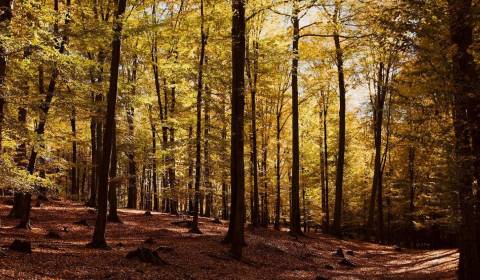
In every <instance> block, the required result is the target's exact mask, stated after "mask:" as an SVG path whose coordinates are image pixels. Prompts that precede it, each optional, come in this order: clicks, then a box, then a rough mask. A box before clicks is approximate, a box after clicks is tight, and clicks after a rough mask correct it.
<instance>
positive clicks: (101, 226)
mask: <svg viewBox="0 0 480 280" xmlns="http://www.w3.org/2000/svg"><path fill="white" fill-rule="evenodd" d="M126 5H127V0H119V1H118V7H117V11H116V14H115V22H114V27H113V32H114V37H113V39H112V61H111V64H110V86H109V90H108V97H107V114H106V116H105V119H106V122H105V135H104V137H103V145H104V146H103V158H102V165H101V169H100V174H99V175H100V182H99V183H100V184H99V185H98V214H97V220H96V222H95V231H94V233H93V238H92V242H91V243H90V244H89V245H90V246H91V247H93V248H105V247H107V241H106V239H105V232H106V223H107V194H108V173H109V170H110V156H111V153H112V144H113V138H112V135H113V133H114V131H113V126H114V125H115V105H116V102H117V86H118V85H117V82H118V66H119V65H120V49H121V40H122V38H121V35H122V21H121V19H122V16H123V14H124V13H125V9H126Z"/></svg>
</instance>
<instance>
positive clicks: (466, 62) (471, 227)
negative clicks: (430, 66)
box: [448, 0, 480, 280]
mask: <svg viewBox="0 0 480 280" xmlns="http://www.w3.org/2000/svg"><path fill="white" fill-rule="evenodd" d="M448 6H449V7H448V8H449V17H450V40H451V44H452V45H453V46H455V48H454V51H453V55H452V64H453V65H452V68H451V71H452V72H451V75H452V82H453V107H454V113H453V123H454V131H455V163H456V170H455V171H456V172H455V179H456V181H455V184H456V187H457V190H458V195H459V200H460V213H461V221H460V228H459V232H458V234H459V251H460V262H459V270H458V278H459V279H460V280H467V279H478V278H479V277H480V266H479V265H478V264H479V263H480V252H479V235H478V232H477V231H478V227H477V225H476V220H475V213H474V211H475V209H474V204H475V201H474V200H475V199H474V194H473V181H474V169H473V168H472V165H473V164H474V162H473V160H472V153H473V151H472V146H471V144H470V143H471V135H474V134H470V133H475V131H473V132H472V131H470V130H471V127H469V121H472V113H473V112H475V110H476V109H478V106H479V105H480V104H478V103H476V102H475V100H472V99H473V98H472V96H476V93H475V92H476V89H477V87H476V84H475V81H476V79H477V75H476V73H475V72H476V71H475V62H474V59H473V56H472V54H471V53H470V52H469V48H470V47H471V45H472V44H473V27H472V26H473V15H474V13H473V7H472V1H471V0H449V1H448ZM475 108H476V109H475ZM472 111H473V112H472Z"/></svg>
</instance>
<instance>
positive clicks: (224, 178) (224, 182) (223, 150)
mask: <svg viewBox="0 0 480 280" xmlns="http://www.w3.org/2000/svg"><path fill="white" fill-rule="evenodd" d="M222 105H223V110H221V119H222V123H223V125H222V133H221V139H222V140H221V141H222V142H221V155H222V158H223V159H226V158H227V156H228V154H227V117H226V114H225V111H226V107H227V106H226V102H225V101H222ZM227 172H228V171H227V170H226V168H222V218H223V219H224V220H227V219H228V218H229V211H228V210H229V208H228V188H227V178H228V174H227Z"/></svg>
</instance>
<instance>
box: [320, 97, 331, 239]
mask: <svg viewBox="0 0 480 280" xmlns="http://www.w3.org/2000/svg"><path fill="white" fill-rule="evenodd" d="M325 94H328V93H323V92H322V104H320V106H321V107H320V110H319V111H320V123H321V126H322V131H321V132H320V141H319V142H320V144H319V145H320V181H321V182H320V186H321V189H322V212H323V217H322V228H323V231H324V232H328V229H329V223H330V217H329V212H330V211H329V209H328V207H329V206H328V171H327V170H328V168H327V166H328V157H327V110H326V108H327V104H326V102H327V98H326V96H325Z"/></svg>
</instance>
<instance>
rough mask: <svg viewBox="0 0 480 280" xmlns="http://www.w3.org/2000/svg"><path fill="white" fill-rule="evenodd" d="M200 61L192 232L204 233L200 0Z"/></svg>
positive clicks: (201, 16) (205, 38)
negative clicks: (200, 225) (201, 216)
mask: <svg viewBox="0 0 480 280" xmlns="http://www.w3.org/2000/svg"><path fill="white" fill-rule="evenodd" d="M200 21H201V23H200V59H199V60H200V61H199V63H198V82H197V127H196V142H195V147H196V152H195V155H196V156H195V196H194V197H195V198H194V206H193V209H194V210H193V212H194V214H193V224H192V228H191V232H193V233H199V234H200V233H202V232H201V231H200V229H199V228H198V212H199V203H200V201H199V199H200V178H201V162H202V146H201V143H202V92H203V66H204V63H205V47H206V45H207V36H206V34H205V30H204V29H205V26H204V24H205V22H204V3H203V0H200Z"/></svg>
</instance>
